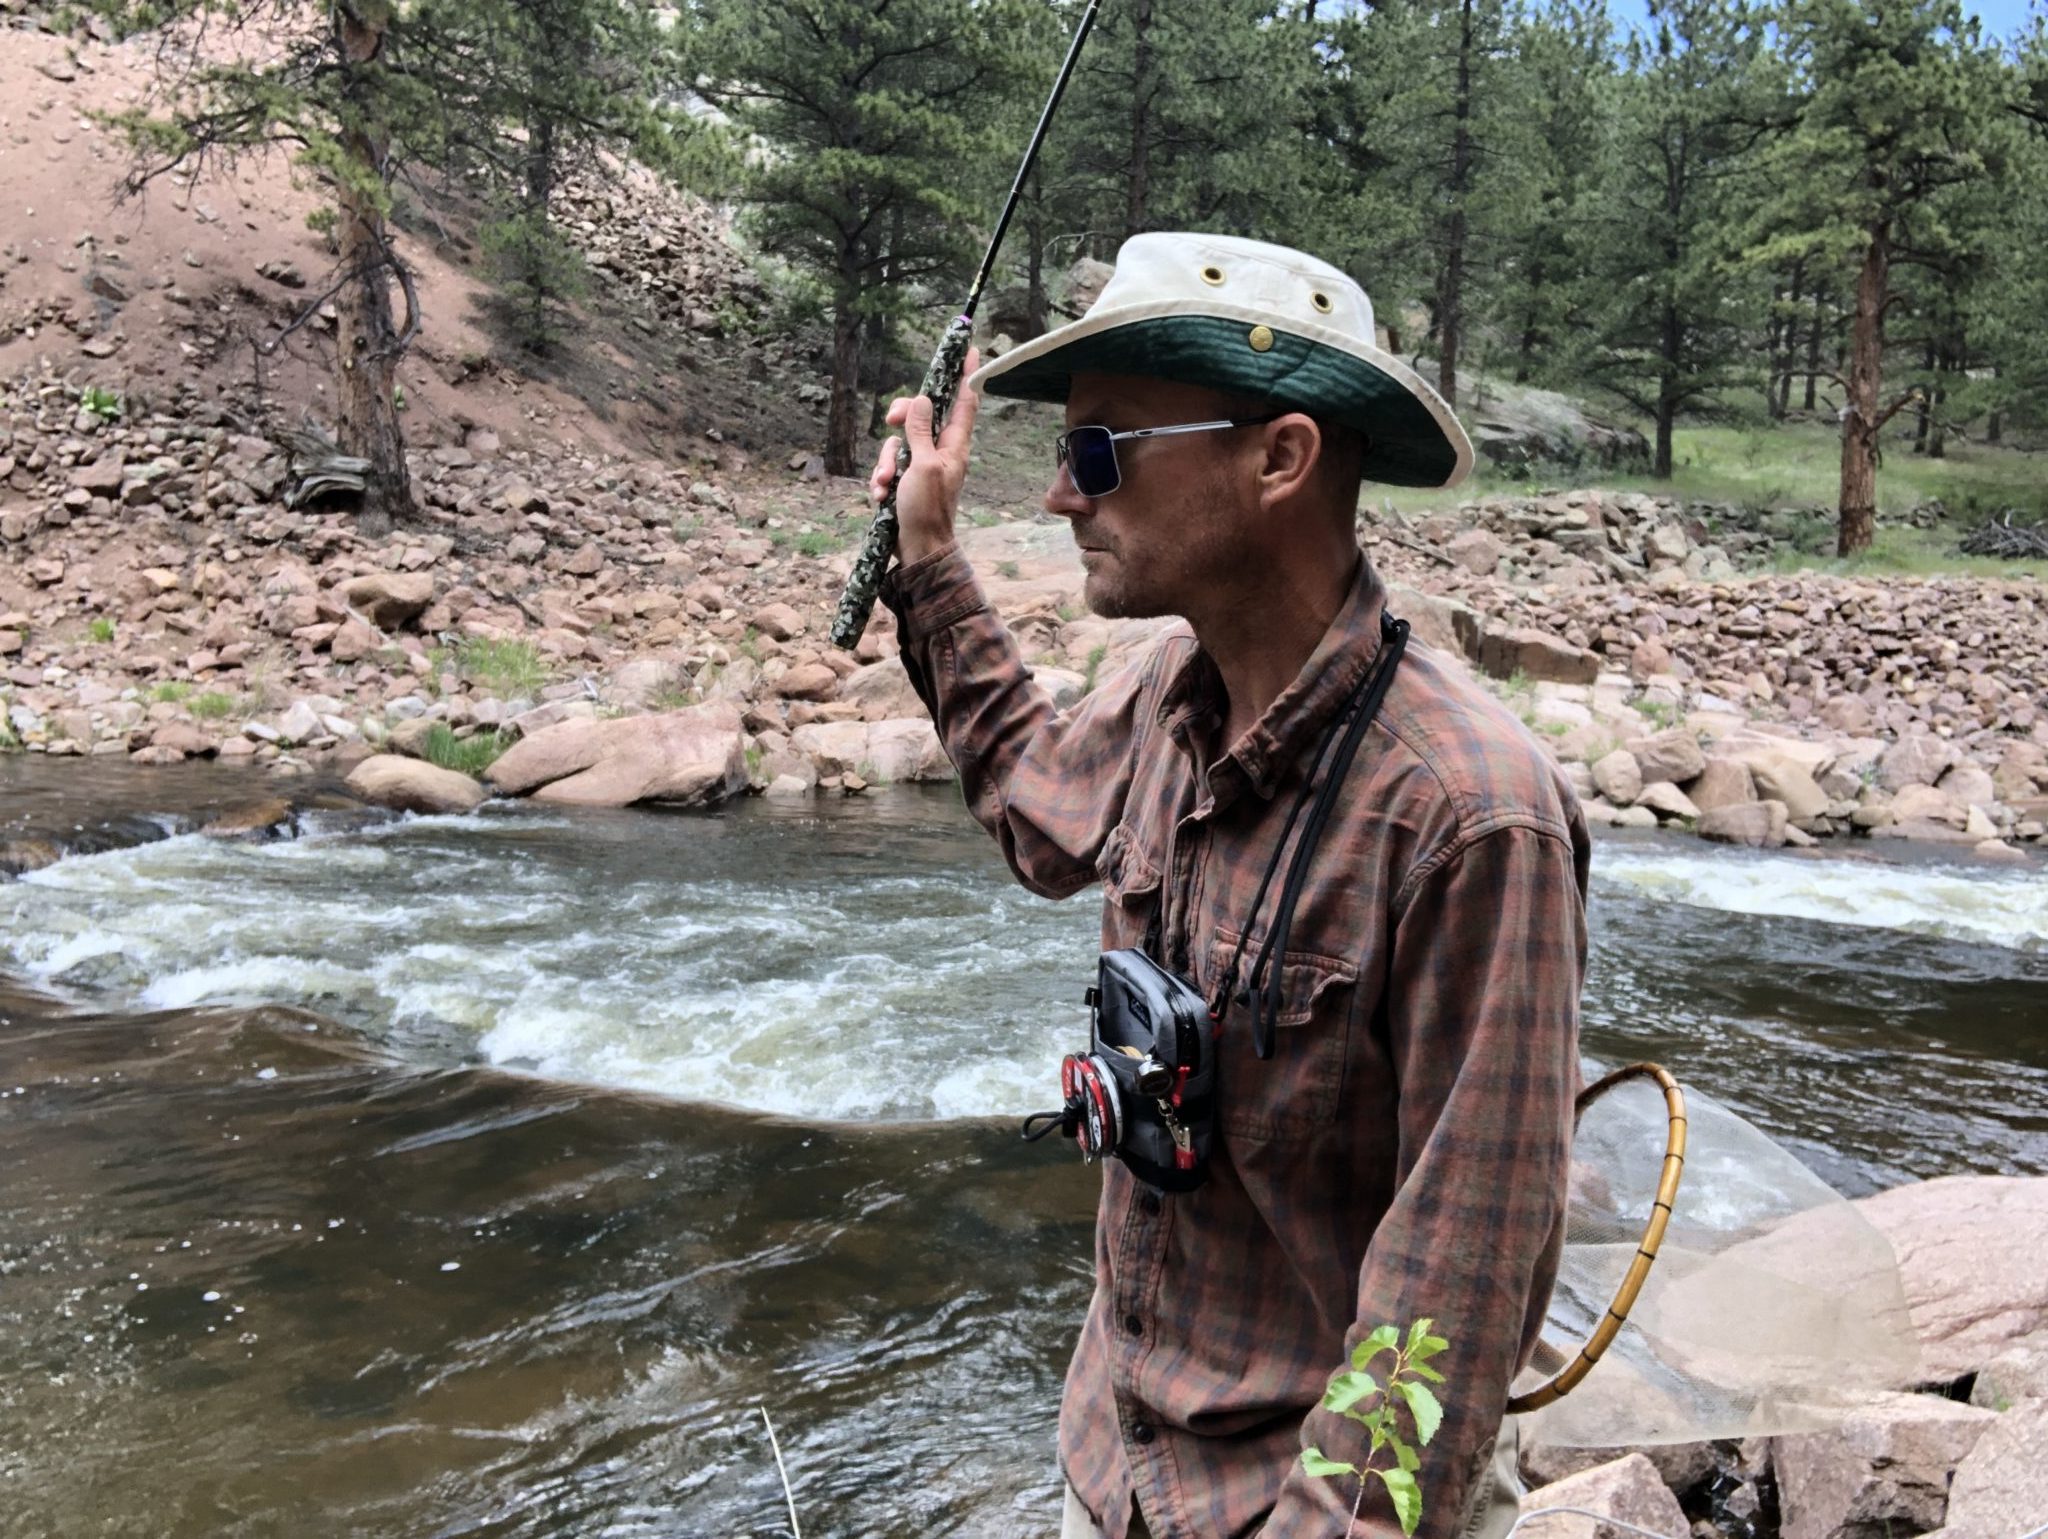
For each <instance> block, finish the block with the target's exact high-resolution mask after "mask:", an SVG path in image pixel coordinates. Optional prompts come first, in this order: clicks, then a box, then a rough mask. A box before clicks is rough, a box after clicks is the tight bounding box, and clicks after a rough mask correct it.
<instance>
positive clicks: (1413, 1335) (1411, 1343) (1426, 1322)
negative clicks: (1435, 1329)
mask: <svg viewBox="0 0 2048 1539" xmlns="http://www.w3.org/2000/svg"><path fill="white" fill-rule="evenodd" d="M1434 1324H1436V1321H1434V1320H1432V1319H1430V1317H1429V1316H1428V1315H1424V1316H1423V1317H1422V1318H1421V1319H1420V1320H1417V1321H1416V1322H1415V1323H1414V1324H1413V1325H1411V1326H1409V1327H1408V1346H1407V1351H1408V1352H1409V1353H1410V1354H1411V1355H1412V1354H1413V1353H1414V1351H1415V1348H1416V1347H1417V1346H1418V1345H1419V1344H1420V1343H1421V1341H1422V1338H1423V1337H1425V1336H1427V1335H1428V1334H1429V1328H1430V1327H1431V1326H1432V1325H1434Z"/></svg>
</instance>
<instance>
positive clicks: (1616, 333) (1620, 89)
mask: <svg viewBox="0 0 2048 1539" xmlns="http://www.w3.org/2000/svg"><path fill="white" fill-rule="evenodd" d="M1763 21H1764V19H1763V17H1761V16H1760V15H1759V14H1758V13H1757V12H1755V11H1754V10H1753V9H1751V7H1750V6H1749V5H1748V4H1747V3H1746V0H1653V4H1652V6H1651V10H1650V15H1649V21H1648V28H1647V31H1646V32H1639V33H1637V34H1635V35H1634V36H1632V37H1631V38H1630V40H1629V42H1628V44H1627V45H1626V48H1625V50H1624V57H1623V67H1622V69H1621V71H1620V73H1619V74H1618V75H1616V76H1615V77H1614V78H1613V79H1612V80H1611V81H1609V82H1608V84H1607V89H1606V90H1605V91H1604V92H1603V96H1604V98H1605V104H1606V112H1605V114H1604V116H1605V118H1606V122H1607V136H1606V143H1605V146H1604V149H1603V152H1602V154H1601V156H1600V160H1599V168H1600V171H1599V191H1598V193H1597V195H1596V196H1595V197H1593V198H1592V199H1591V200H1590V207H1589V217H1588V230H1587V233H1588V235H1589V237H1590V238H1589V239H1588V241H1587V242H1586V244H1585V246H1584V248H1583V256H1584V267H1583V269H1582V273H1583V280H1584V283H1585V285H1586V290H1587V294H1588V300H1587V315H1588V323H1589V326H1590V336H1589V337H1588V339H1587V340H1588V342H1589V343H1590V345H1589V346H1587V347H1586V348H1585V367H1586V368H1587V371H1588V374H1589V376H1590V378H1591V379H1593V380H1594V381H1596V382H1597V383H1598V384H1599V386H1600V387H1601V388H1603V389H1605V390H1607V391H1609V392H1611V393H1613V394H1614V395H1616V396H1618V397H1620V398H1621V399H1622V400H1623V401H1626V402H1627V403H1628V404H1629V405H1630V406H1632V407H1634V408H1635V409H1636V410H1637V411H1639V412H1641V413H1642V414H1643V416H1645V417H1646V418H1648V419H1649V420H1650V423H1651V424H1652V434H1653V439H1654V448H1653V451H1652V455H1653V457H1652V463H1651V473H1652V474H1653V475H1655V476H1658V477H1660V478H1663V477H1669V476H1670V474H1671V468H1672V432H1673V429H1674V427H1675V425H1676V423H1677V421H1678V419H1679V417H1680V416H1681V415H1683V414H1686V413H1696V412H1700V411H1702V410H1705V409H1709V408H1711V407H1713V406H1715V405H1716V404H1718V402H1719V399H1720V393H1721V392H1722V391H1723V390H1725V389H1726V388H1727V387H1728V386H1730V385H1732V384H1734V383H1736V382H1737V381H1739V380H1742V379H1745V378H1749V379H1755V380H1758V381H1761V379H1762V375H1761V373H1760V372H1759V371H1757V370H1755V368H1754V365H1753V362H1752V359H1753V344H1752V339H1753V338H1754V336H1755V335H1756V332H1757V327H1758V323H1759V322H1760V321H1761V320H1762V318H1763V317H1762V314H1761V311H1762V309H1763V305H1762V304H1761V302H1760V301H1761V299H1762V297H1763V296H1762V294H1761V293H1760V292H1759V287H1760V286H1759V285H1758V284H1757V283H1756V282H1755V280H1754V279H1753V278H1751V277H1748V276H1747V275H1745V276H1744V277H1743V278H1742V279H1741V280H1738V281H1731V278H1730V275H1729V271H1728V268H1729V260H1730V258H1731V257H1732V256H1734V255H1735V254H1736V250H1737V247H1736V246H1735V244H1734V242H1733V240H1732V238H1731V235H1730V232H1731V231H1732V230H1735V229H1738V228H1740V226H1741V224H1742V222H1743V221H1744V219H1745V218H1746V217H1747V214H1748V206H1749V205H1752V204H1753V203H1754V201H1755V199H1756V198H1757V197H1758V196H1759V189H1758V183H1757V180H1756V178H1757V171H1758V165H1757V154H1756V151H1757V148H1758V145H1759V143H1760V141H1762V140H1763V139H1764V138H1765V137H1766V135H1767V134H1768V132H1769V128H1770V124H1771V121H1772V111H1773V108H1774V107H1775V106H1776V105H1777V98H1776V92H1775V91H1774V88H1773V82H1772V80H1771V70H1770V68H1769V60H1768V58H1767V55H1766V53H1765V47H1764V27H1763Z"/></svg>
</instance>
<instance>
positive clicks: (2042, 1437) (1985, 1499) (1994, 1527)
mask: <svg viewBox="0 0 2048 1539" xmlns="http://www.w3.org/2000/svg"><path fill="white" fill-rule="evenodd" d="M2044 1522H2048V1401H2039V1400H2036V1401H2030V1402H2029V1403H2027V1404H2025V1405H2022V1406H2017V1407H2015V1408H2014V1409H2012V1410H2010V1411H2007V1412H2006V1413H2005V1414H2004V1415H2003V1416H2000V1417H1999V1418H1998V1421H1997V1423H1996V1425H1994V1426H1992V1427H1990V1428H1988V1429H1987V1430H1986V1431H1985V1433H1984V1435H1983V1437H1981V1438H1979V1439H1978V1440H1977V1446H1976V1447H1975V1448H1973V1449H1971V1450H1970V1452H1969V1454H1968V1456H1966V1457H1965V1458H1964V1460H1963V1462H1962V1464H1961V1465H1960V1466H1958V1467H1957V1469H1956V1478H1955V1484H1954V1485H1952V1486H1950V1487H1949V1493H1948V1527H1947V1528H1945V1529H1943V1530H1942V1534H1943V1539H2014V1536H2015V1535H2018V1534H2024V1533H2028V1532H2031V1531H2032V1530H2034V1529H2036V1528H2038V1527H2040V1525H2041V1524H2042V1523H2044Z"/></svg>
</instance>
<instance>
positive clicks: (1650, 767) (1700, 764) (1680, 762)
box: [1622, 727, 1707, 806]
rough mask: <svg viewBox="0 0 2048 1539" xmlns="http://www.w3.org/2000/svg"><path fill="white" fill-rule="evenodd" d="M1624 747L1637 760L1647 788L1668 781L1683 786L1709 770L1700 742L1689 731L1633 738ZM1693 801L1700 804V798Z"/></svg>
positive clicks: (1656, 733) (1677, 730) (1677, 728)
mask: <svg viewBox="0 0 2048 1539" xmlns="http://www.w3.org/2000/svg"><path fill="white" fill-rule="evenodd" d="M1622 746H1623V747H1624V748H1626V749H1627V750H1628V751H1629V752H1630V753H1631V754H1633V755H1634V756H1635V761H1636V767H1637V769H1638V770H1640V771H1641V772H1642V777H1643V784H1644V785H1655V784H1656V783H1657V782H1658V781H1660V780H1668V781H1670V782H1671V783H1672V784H1673V785H1681V786H1682V785H1684V784H1685V783H1686V782H1687V781H1689V780H1692V779H1694V778H1695V777H1696V776H1698V775H1699V774H1700V773H1701V772H1702V771H1703V770H1705V769H1706V767H1707V760H1706V755H1705V754H1703V753H1701V752H1700V740H1699V739H1698V738H1697V737H1695V736H1693V733H1692V729H1691V728H1690V727H1672V728H1670V729H1669V730H1667V731H1664V732H1653V733H1651V734H1649V735H1648V736H1647V737H1632V738H1630V739H1629V740H1628V741H1627V742H1626V743H1624V744H1623V745H1622ZM1693 800H1694V801H1699V797H1698V796H1697V795H1695V796H1694V797H1693ZM1701 805H1702V806H1704V805H1705V804H1704V803H1701Z"/></svg>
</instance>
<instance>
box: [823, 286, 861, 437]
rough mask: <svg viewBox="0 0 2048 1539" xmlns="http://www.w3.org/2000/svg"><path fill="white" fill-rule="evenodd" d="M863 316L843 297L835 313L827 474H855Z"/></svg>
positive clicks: (827, 414) (827, 421) (827, 418)
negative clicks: (861, 319) (861, 320)
mask: <svg viewBox="0 0 2048 1539" xmlns="http://www.w3.org/2000/svg"><path fill="white" fill-rule="evenodd" d="M860 351H861V349H860V315H859V313H858V312H857V311H856V310H855V309H854V301H853V296H852V295H851V294H841V295H840V296H839V302H838V305H837V307H836V308H835V309H834V310H833V312H832V404H831V405H830V406H829V407H827V408H826V411H825V473H826V474H827V475H834V476H850V475H853V474H855V473H856V470H855V465H854V442H855V438H856V434H857V431H858V422H859V413H860Z"/></svg>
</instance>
